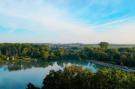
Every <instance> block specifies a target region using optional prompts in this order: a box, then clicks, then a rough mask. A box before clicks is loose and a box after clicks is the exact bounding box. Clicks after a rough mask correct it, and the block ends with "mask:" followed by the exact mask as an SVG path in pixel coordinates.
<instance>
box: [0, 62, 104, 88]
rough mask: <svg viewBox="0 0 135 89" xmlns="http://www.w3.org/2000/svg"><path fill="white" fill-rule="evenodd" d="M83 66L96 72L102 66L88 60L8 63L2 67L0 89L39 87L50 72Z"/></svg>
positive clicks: (0, 70)
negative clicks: (32, 85) (74, 65)
mask: <svg viewBox="0 0 135 89" xmlns="http://www.w3.org/2000/svg"><path fill="white" fill-rule="evenodd" d="M71 64H76V65H81V66H83V67H84V68H88V69H90V70H92V71H93V72H96V71H97V70H98V69H99V68H100V67H101V66H99V65H96V64H94V63H91V62H90V61H87V60H85V61H84V60H83V61H82V60H61V61H45V62H30V63H21V62H20V63H16V64H11V63H7V64H6V65H1V66H0V89H26V86H27V84H28V83H32V84H34V85H36V86H38V87H41V86H42V80H43V79H44V78H45V76H46V75H48V74H49V71H50V70H55V71H57V70H62V69H63V68H64V67H65V66H66V65H71Z"/></svg>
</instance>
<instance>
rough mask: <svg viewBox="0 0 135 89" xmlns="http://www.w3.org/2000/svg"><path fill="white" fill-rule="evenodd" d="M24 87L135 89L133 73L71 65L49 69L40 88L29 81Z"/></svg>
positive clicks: (43, 88) (36, 88) (49, 88)
mask: <svg viewBox="0 0 135 89" xmlns="http://www.w3.org/2000/svg"><path fill="white" fill-rule="evenodd" d="M26 89H135V74H134V73H126V72H123V71H120V70H114V69H100V70H98V71H97V72H96V73H92V72H91V71H90V70H88V69H83V68H82V67H81V66H75V65H72V66H68V67H65V69H64V70H63V71H61V70H60V71H51V72H50V73H49V75H47V76H46V78H45V79H44V80H43V86H42V87H41V88H38V87H36V86H35V85H33V84H31V83H29V84H28V86H27V88H26Z"/></svg>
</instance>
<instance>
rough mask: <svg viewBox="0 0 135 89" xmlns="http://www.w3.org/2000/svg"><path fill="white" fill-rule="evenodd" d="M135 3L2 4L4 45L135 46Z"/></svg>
mask: <svg viewBox="0 0 135 89" xmlns="http://www.w3.org/2000/svg"><path fill="white" fill-rule="evenodd" d="M134 4H135V0H0V43H2V42H9V43H10V42H12V43H14V42H19V43H23V42H24V43H98V42H100V41H106V42H109V43H118V44H135V5H134Z"/></svg>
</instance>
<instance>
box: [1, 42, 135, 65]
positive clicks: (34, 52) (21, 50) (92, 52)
mask: <svg viewBox="0 0 135 89" xmlns="http://www.w3.org/2000/svg"><path fill="white" fill-rule="evenodd" d="M108 45H109V44H108V43H107V42H101V43H100V44H99V47H88V46H86V47H85V46H84V47H72V46H71V47H64V46H62V47H61V46H59V47H57V46H52V47H50V46H49V45H45V44H8V43H5V44H4V43H3V44H2V43H1V44H0V62H1V63H2V62H5V61H6V62H8V61H15V60H20V59H25V58H30V60H45V61H46V60H55V59H56V60H62V59H73V60H75V59H79V60H97V61H103V62H108V63H113V64H118V65H124V66H129V67H135V47H133V48H108Z"/></svg>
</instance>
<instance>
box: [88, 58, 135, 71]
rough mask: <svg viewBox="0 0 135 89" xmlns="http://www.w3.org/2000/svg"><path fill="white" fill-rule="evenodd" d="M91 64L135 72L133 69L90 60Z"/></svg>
mask: <svg viewBox="0 0 135 89" xmlns="http://www.w3.org/2000/svg"><path fill="white" fill-rule="evenodd" d="M90 62H92V63H95V64H98V65H101V66H104V67H110V68H115V69H121V70H123V71H126V72H135V68H131V67H127V66H120V65H114V64H110V63H105V62H101V61H96V60H90Z"/></svg>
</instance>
